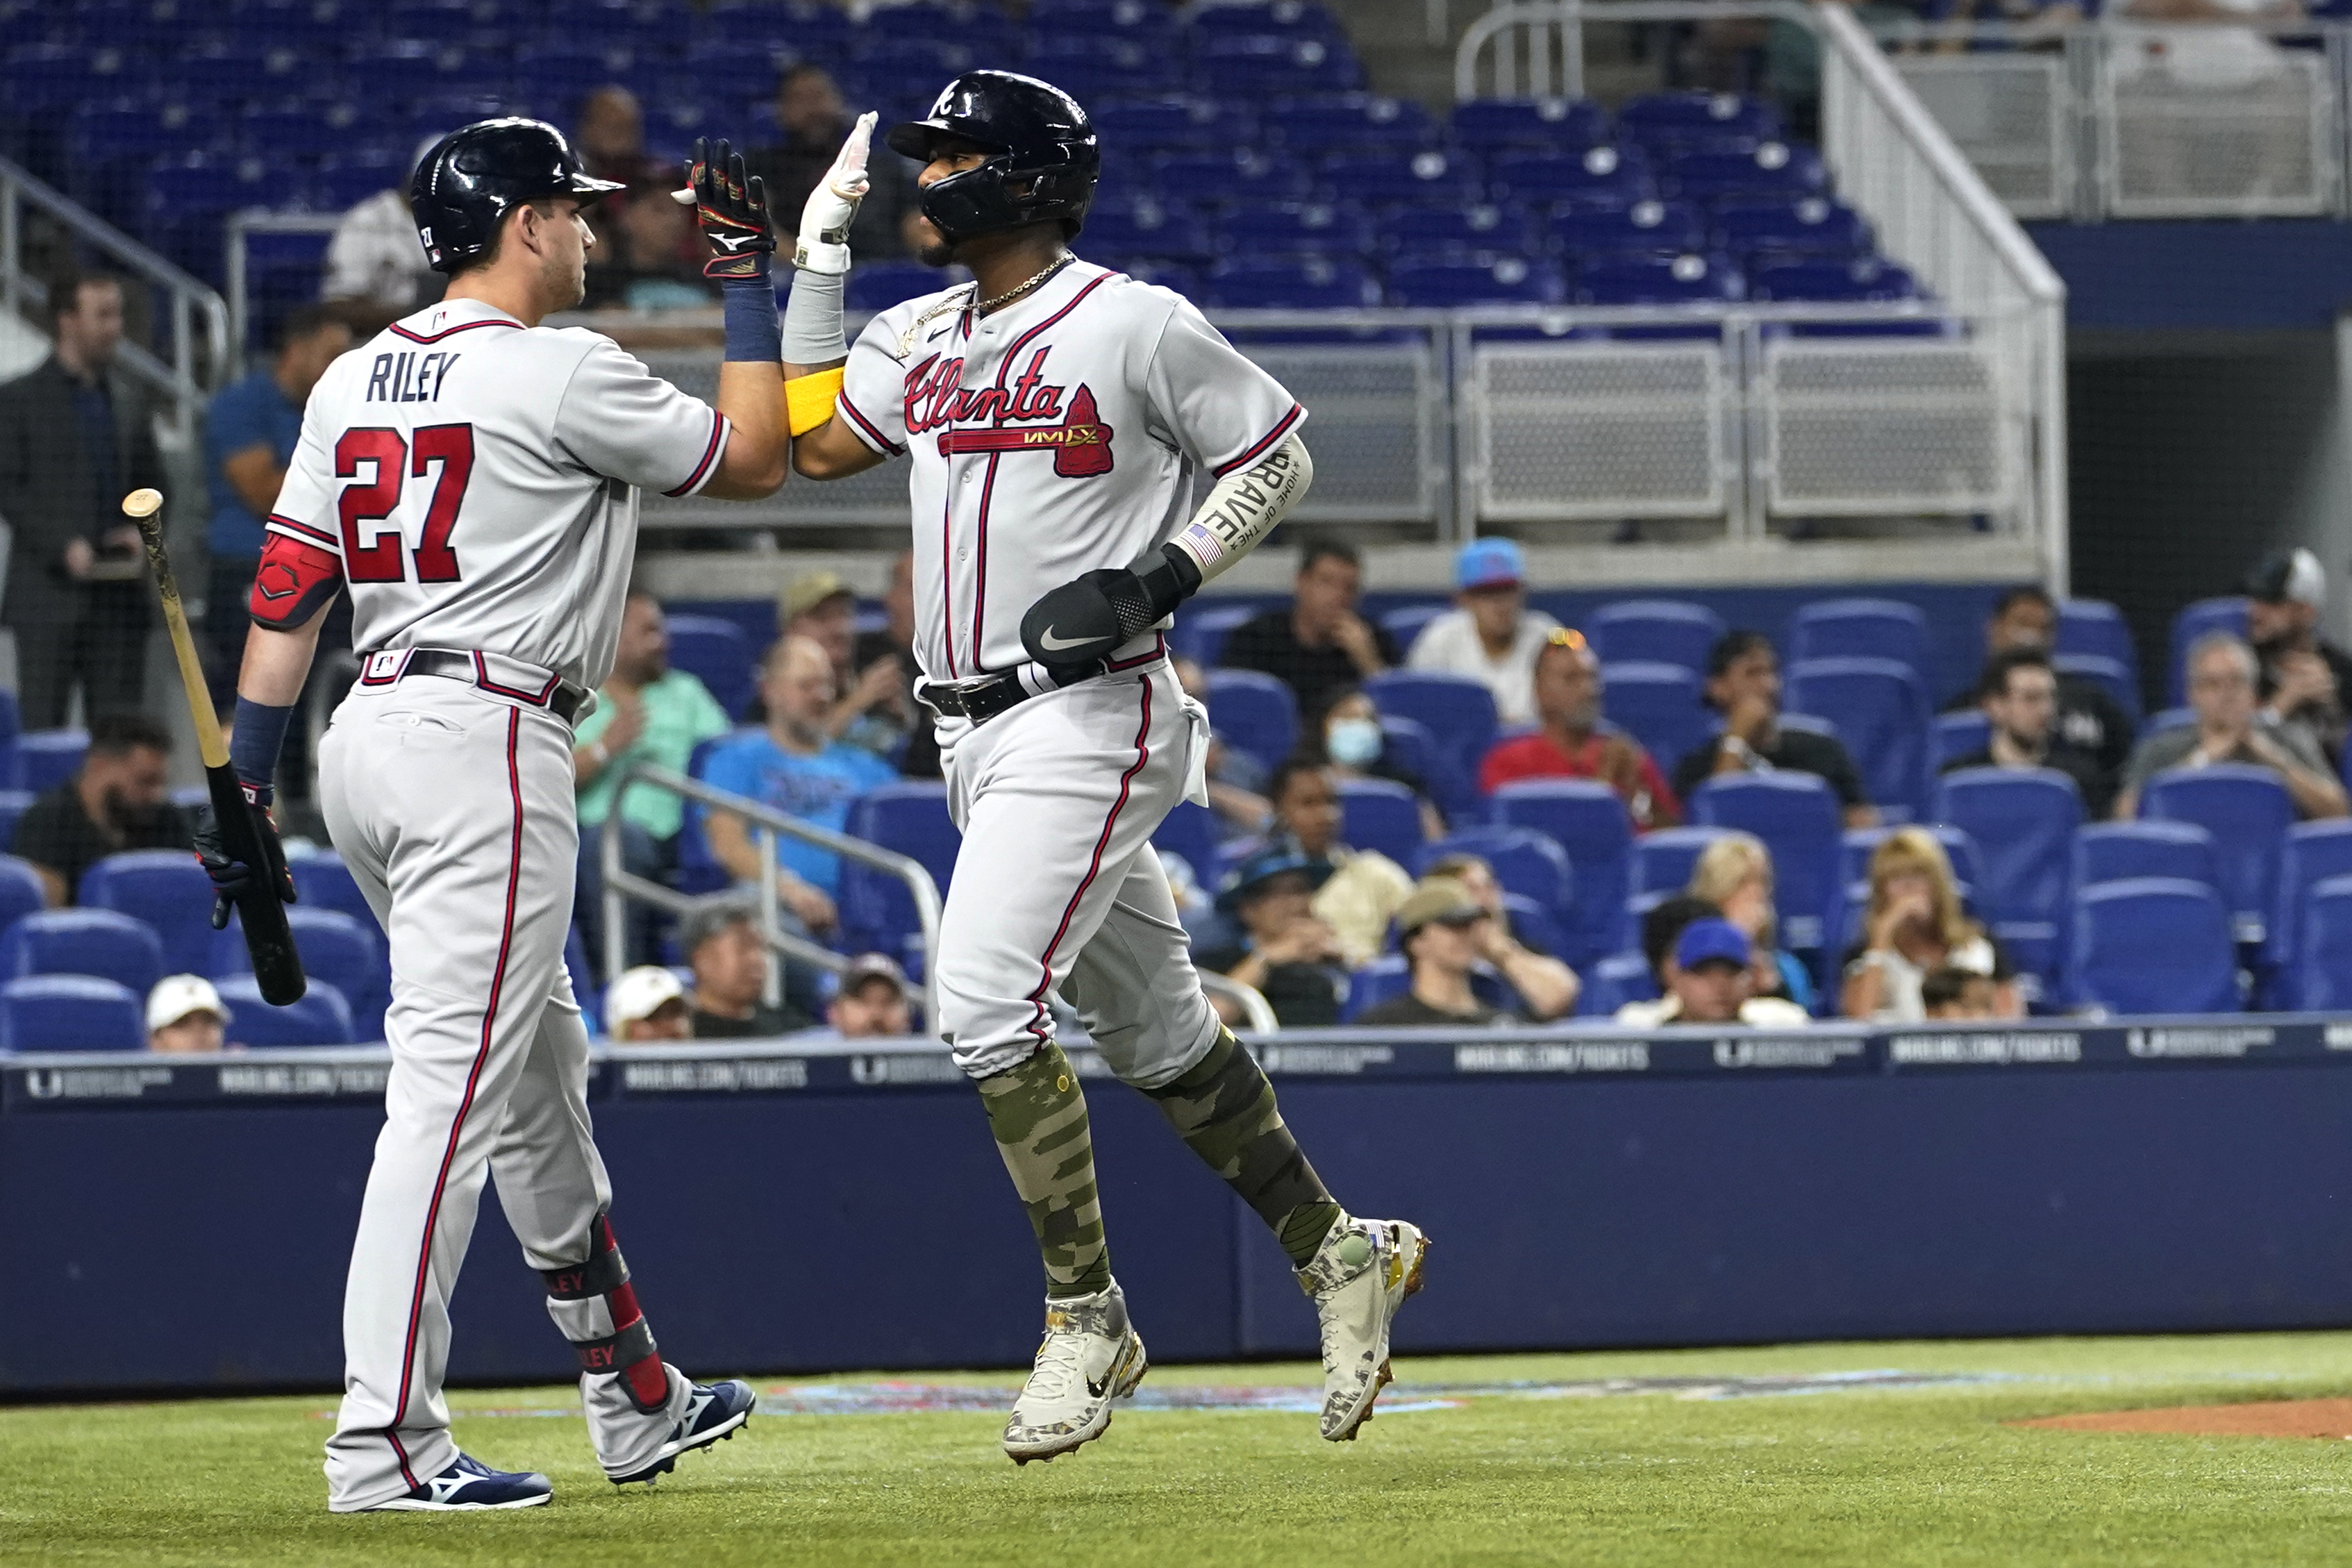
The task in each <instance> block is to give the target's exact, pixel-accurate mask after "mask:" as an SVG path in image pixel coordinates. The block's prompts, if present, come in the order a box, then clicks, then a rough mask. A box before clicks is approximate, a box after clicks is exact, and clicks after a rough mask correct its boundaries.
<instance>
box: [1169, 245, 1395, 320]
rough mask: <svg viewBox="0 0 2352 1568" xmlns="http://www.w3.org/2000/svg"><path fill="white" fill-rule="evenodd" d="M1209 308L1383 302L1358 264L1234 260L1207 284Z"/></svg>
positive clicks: (1353, 306) (1345, 306) (1346, 306)
mask: <svg viewBox="0 0 2352 1568" xmlns="http://www.w3.org/2000/svg"><path fill="white" fill-rule="evenodd" d="M1201 287H1202V293H1203V294H1204V295H1206V297H1207V299H1208V302H1209V303H1210V304H1212V305H1215V306H1220V307H1223V308H1224V309H1227V310H1360V309H1363V308H1365V307H1368V306H1372V305H1377V304H1379V303H1380V302H1381V286H1380V284H1379V282H1378V281H1377V280H1375V279H1373V277H1372V275H1371V274H1370V272H1367V271H1366V270H1365V269H1364V268H1363V267H1362V266H1361V265H1360V263H1357V262H1354V261H1346V260H1340V261H1333V260H1328V259H1327V258H1323V257H1320V256H1300V257H1284V258H1275V257H1264V258H1260V257H1247V258H1244V257H1229V258H1226V259H1225V260H1223V261H1220V262H1218V263H1217V264H1216V265H1215V266H1213V267H1212V268H1209V272H1208V276H1207V277H1206V278H1205V279H1202V285H1201Z"/></svg>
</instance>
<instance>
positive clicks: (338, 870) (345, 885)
mask: <svg viewBox="0 0 2352 1568" xmlns="http://www.w3.org/2000/svg"><path fill="white" fill-rule="evenodd" d="M286 866H287V869H288V870H289V871H291V872H293V874H294V892H295V895H296V897H297V898H299V900H301V907H303V908H306V909H313V910H341V911H342V912H343V913H344V914H347V915H349V916H351V917H352V919H353V920H356V921H361V922H362V923H363V924H366V925H369V926H372V927H373V926H375V924H376V919H375V911H374V910H372V909H370V908H369V907H368V901H367V898H366V896H365V895H364V894H362V892H361V891H360V885H359V883H358V882H357V881H355V880H353V879H352V868H350V867H349V866H346V865H344V864H343V858H342V857H341V856H340V855H338V854H336V853H335V852H334V851H333V850H331V849H323V850H320V852H319V853H318V854H316V855H305V856H303V857H302V858H300V859H299V860H289V861H288V862H287V863H286Z"/></svg>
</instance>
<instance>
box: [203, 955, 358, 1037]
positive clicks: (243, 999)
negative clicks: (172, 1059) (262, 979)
mask: <svg viewBox="0 0 2352 1568" xmlns="http://www.w3.org/2000/svg"><path fill="white" fill-rule="evenodd" d="M215 989H216V990H218V991H219V992H220V999H221V1001H222V1002H223V1003H224V1004H225V1005H226V1006H227V1007H228V1011H229V1020H228V1028H227V1031H226V1034H227V1037H228V1041H229V1043H230V1044H232V1045H239V1046H250V1047H255V1048H256V1049H259V1050H268V1049H271V1048H276V1047H299V1046H348V1045H350V1044H352V1040H353V1038H354V1036H353V1034H352V1005H351V1003H350V1002H349V1001H348V1000H347V999H346V998H345V997H344V995H343V994H342V992H341V990H339V989H337V988H336V987H335V986H334V985H333V984H331V983H330V982H327V981H324V980H314V981H312V982H311V983H310V989H309V990H308V991H305V992H304V993H303V994H302V998H301V1000H300V1001H299V1002H294V1003H291V1004H289V1005H287V1006H284V1007H273V1006H271V1005H269V1004H268V1002H265V1001H263V1000H262V996H261V984H260V983H259V982H258V981H257V980H255V979H254V978H253V976H252V975H250V974H232V975H229V976H228V977H227V978H226V979H223V980H220V981H217V982H215Z"/></svg>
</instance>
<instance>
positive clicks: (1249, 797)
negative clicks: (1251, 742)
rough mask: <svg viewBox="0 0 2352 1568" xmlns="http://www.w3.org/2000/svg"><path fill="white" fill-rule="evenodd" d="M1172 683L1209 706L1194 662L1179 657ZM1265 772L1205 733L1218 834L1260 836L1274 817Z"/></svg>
mask: <svg viewBox="0 0 2352 1568" xmlns="http://www.w3.org/2000/svg"><path fill="white" fill-rule="evenodd" d="M1174 668H1175V670H1176V681H1177V684H1178V685H1180V686H1181V687H1183V689H1184V695H1185V696H1187V697H1189V698H1191V699H1192V700H1193V701H1195V702H1198V703H1199V704H1200V705H1201V706H1202V708H1206V707H1208V705H1209V675H1208V672H1207V671H1206V670H1204V669H1202V668H1201V665H1200V661H1199V660H1197V659H1190V658H1183V657H1181V656H1179V657H1178V658H1177V659H1176V660H1175V666H1174ZM1266 776H1267V775H1266V771H1265V767H1264V765H1262V764H1261V763H1259V762H1258V760H1257V759H1256V758H1255V757H1253V756H1251V755H1250V754H1249V753H1248V752H1244V751H1242V750H1240V749H1238V748H1236V747H1234V746H1230V745H1227V744H1226V743H1225V739H1224V737H1223V736H1222V735H1220V734H1218V733H1217V732H1216V731H1213V730H1212V731H1209V765H1208V778H1209V809H1210V810H1212V811H1213V812H1215V813H1216V814H1217V826H1218V829H1219V831H1220V832H1222V833H1223V834H1224V835H1225V836H1227V837H1240V836H1242V835H1244V834H1252V833H1263V832H1265V827H1266V823H1267V821H1268V820H1269V819H1270V818H1271V817H1272V816H1273V814H1274V807H1273V805H1272V804H1271V803H1270V802H1268V801H1267V799H1266V797H1265V791H1266Z"/></svg>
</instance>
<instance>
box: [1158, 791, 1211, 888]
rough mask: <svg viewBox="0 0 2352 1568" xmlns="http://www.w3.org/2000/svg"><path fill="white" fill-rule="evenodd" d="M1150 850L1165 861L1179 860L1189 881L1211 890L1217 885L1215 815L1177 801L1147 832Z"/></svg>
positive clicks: (1202, 807)
mask: <svg viewBox="0 0 2352 1568" xmlns="http://www.w3.org/2000/svg"><path fill="white" fill-rule="evenodd" d="M1151 846H1152V847H1153V848H1155V849H1157V850H1159V851H1160V854H1161V855H1162V856H1163V857H1165V856H1170V855H1177V856H1181V857H1182V858H1183V860H1184V864H1185V865H1187V866H1189V867H1191V868H1192V880H1193V881H1194V882H1195V883H1197V884H1198V885H1199V886H1201V887H1202V888H1205V889H1215V887H1216V885H1217V814H1216V813H1215V812H1213V811H1211V810H1210V809H1209V808H1208V807H1207V806H1205V805H1197V804H1195V803H1194V802H1192V801H1189V800H1180V801H1178V802H1177V803H1176V804H1175V805H1173V806H1171V808H1170V809H1169V812H1168V815H1167V816H1163V817H1161V818H1160V826H1157V827H1155V828H1153V829H1152V830H1151Z"/></svg>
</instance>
